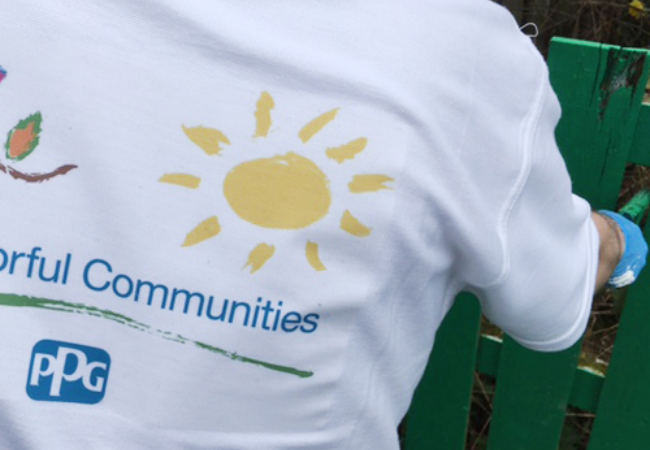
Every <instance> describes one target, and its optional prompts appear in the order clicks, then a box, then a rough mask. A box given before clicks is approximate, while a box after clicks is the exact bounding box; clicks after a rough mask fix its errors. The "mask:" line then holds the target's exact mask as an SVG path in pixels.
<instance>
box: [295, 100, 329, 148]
mask: <svg viewBox="0 0 650 450" xmlns="http://www.w3.org/2000/svg"><path fill="white" fill-rule="evenodd" d="M338 112H339V109H338V108H336V109H333V110H331V111H328V112H326V113H325V114H321V115H320V116H318V117H316V118H315V119H314V120H312V121H311V122H309V123H308V124H307V125H305V126H304V127H302V130H300V132H299V133H298V136H299V137H300V139H301V140H302V142H303V143H307V141H309V140H310V139H311V138H313V137H314V136H315V135H316V133H318V132H319V131H320V130H322V129H323V128H324V127H325V125H327V124H328V123H330V122H331V121H332V120H334V118H335V117H336V114H338Z"/></svg>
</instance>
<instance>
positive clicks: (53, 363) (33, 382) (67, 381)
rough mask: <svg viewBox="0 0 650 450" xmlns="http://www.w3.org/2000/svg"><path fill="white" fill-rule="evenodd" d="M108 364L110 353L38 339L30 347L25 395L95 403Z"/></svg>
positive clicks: (102, 390) (100, 394)
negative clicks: (31, 348) (30, 355)
mask: <svg viewBox="0 0 650 450" xmlns="http://www.w3.org/2000/svg"><path fill="white" fill-rule="evenodd" d="M110 367H111V357H110V356H109V355H108V353H107V352H106V351H105V350H102V349H100V348H96V347H88V346H86V345H80V344H73V343H71V342H61V341H52V340H48V339H46V340H42V341H39V342H37V343H36V345H34V348H33V350H32V358H31V363H30V367H29V375H28V376H27V395H28V396H29V397H30V398H31V399H32V400H37V401H46V402H71V403H86V404H96V403H99V402H100V401H101V400H102V399H103V398H104V395H105V393H106V392H105V391H106V384H107V383H108V373H109V371H110Z"/></svg>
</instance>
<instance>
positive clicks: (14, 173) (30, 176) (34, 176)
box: [0, 163, 77, 183]
mask: <svg viewBox="0 0 650 450" xmlns="http://www.w3.org/2000/svg"><path fill="white" fill-rule="evenodd" d="M76 168H77V166H75V165H74V164H67V165H65V166H61V167H59V168H58V169H56V170H54V171H52V172H48V173H23V172H19V171H18V170H16V169H14V168H13V167H9V166H5V165H4V164H2V163H0V171H2V172H4V173H6V174H7V175H10V176H11V177H12V178H14V179H16V180H23V181H26V182H28V183H41V182H43V181H46V180H49V179H50V178H54V177H56V176H58V175H65V174H66V173H68V172H70V171H71V170H72V169H76Z"/></svg>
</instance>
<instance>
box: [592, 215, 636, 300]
mask: <svg viewBox="0 0 650 450" xmlns="http://www.w3.org/2000/svg"><path fill="white" fill-rule="evenodd" d="M598 213H600V214H602V215H604V216H607V217H609V218H610V219H612V220H613V221H614V222H616V223H617V224H618V226H619V227H620V228H621V231H622V232H623V235H624V236H625V252H624V253H623V257H622V258H621V261H620V262H619V263H618V265H617V266H616V268H615V269H614V272H613V273H612V276H611V277H610V278H609V280H608V281H607V286H610V287H614V288H621V287H624V286H627V285H629V284H632V283H634V281H635V280H636V279H637V277H638V276H639V272H641V269H643V267H644V266H645V263H646V257H647V256H648V244H646V242H645V240H644V239H643V233H642V232H641V229H640V228H639V227H638V225H636V224H635V223H634V222H632V221H631V220H629V219H627V218H625V217H623V216H622V215H620V214H617V213H615V212H611V211H598Z"/></svg>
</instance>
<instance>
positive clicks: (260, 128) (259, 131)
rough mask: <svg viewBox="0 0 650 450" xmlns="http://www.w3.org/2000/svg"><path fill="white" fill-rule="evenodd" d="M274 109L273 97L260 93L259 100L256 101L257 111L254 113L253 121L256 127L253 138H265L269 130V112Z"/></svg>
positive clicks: (266, 93)
mask: <svg viewBox="0 0 650 450" xmlns="http://www.w3.org/2000/svg"><path fill="white" fill-rule="evenodd" d="M273 108H275V102H274V101H273V97H271V94H269V93H268V92H266V91H265V92H262V95H260V99H259V100H258V101H257V111H255V120H256V123H257V127H256V128H255V135H254V136H253V137H256V138H257V137H265V136H267V135H268V134H269V130H270V129H271V123H272V121H271V110H272V109H273Z"/></svg>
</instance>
